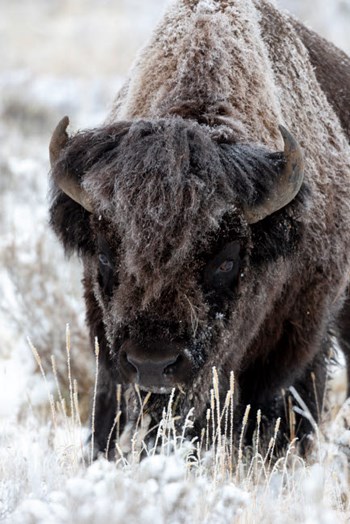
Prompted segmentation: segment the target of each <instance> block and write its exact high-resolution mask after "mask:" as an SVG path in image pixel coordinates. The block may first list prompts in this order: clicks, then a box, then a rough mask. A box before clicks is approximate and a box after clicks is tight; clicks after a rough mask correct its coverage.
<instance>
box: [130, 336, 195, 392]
mask: <svg viewBox="0 0 350 524" xmlns="http://www.w3.org/2000/svg"><path fill="white" fill-rule="evenodd" d="M120 367H121V371H122V374H123V375H124V377H125V378H126V379H127V381H128V382H133V383H137V384H139V385H140V386H141V387H143V388H145V389H151V390H152V389H153V390H157V389H159V388H171V387H174V386H176V385H177V384H181V383H184V382H185V380H186V377H187V375H188V372H189V369H190V363H189V361H188V359H187V358H186V357H185V355H184V354H183V353H182V352H181V350H180V349H179V347H178V345H177V344H159V343H154V344H153V345H152V346H151V347H150V345H149V344H148V345H147V346H144V345H140V344H138V343H133V342H131V341H128V342H127V343H124V344H123V346H122V348H121V352H120Z"/></svg>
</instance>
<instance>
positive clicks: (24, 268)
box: [0, 0, 350, 524]
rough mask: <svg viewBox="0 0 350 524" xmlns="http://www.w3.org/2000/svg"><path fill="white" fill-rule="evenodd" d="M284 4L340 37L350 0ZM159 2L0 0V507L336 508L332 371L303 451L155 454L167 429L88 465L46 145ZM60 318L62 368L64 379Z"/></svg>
mask: <svg viewBox="0 0 350 524" xmlns="http://www.w3.org/2000/svg"><path fill="white" fill-rule="evenodd" d="M282 4H283V6H284V7H289V8H290V9H291V10H293V9H294V11H295V12H296V13H297V14H299V15H300V16H301V17H303V19H305V20H307V22H308V23H309V25H312V26H313V27H314V28H315V29H317V30H319V31H320V32H322V33H323V34H324V35H325V36H328V37H329V38H331V39H333V40H334V41H335V42H336V43H337V44H338V45H339V46H341V47H342V48H344V49H345V50H348V51H350V36H349V34H348V30H347V28H348V27H349V25H348V24H349V23H350V1H349V0H333V1H332V2H329V1H326V0H318V1H316V0H310V1H306V0H303V1H301V0H300V1H296V0H295V1H292V0H289V1H287V0H283V2H282V0H281V5H282ZM164 5H165V0H148V1H147V3H146V2H142V1H141V0H64V1H62V0H32V2H23V1H22V0H11V2H8V1H6V0H0V12H1V16H0V64H1V65H0V519H4V520H5V521H6V522H11V523H12V522H18V523H36V522H42V523H52V524H56V523H69V522H73V521H74V522H77V523H90V522H91V523H100V522H104V521H105V520H107V519H108V520H109V521H110V522H111V523H112V522H113V523H114V522H115V523H119V522H120V523H124V522H126V521H128V522H131V523H133V522H135V523H136V522H137V523H141V522H142V523H148V522H152V524H156V523H163V522H164V523H180V522H181V523H182V522H191V523H192V522H206V523H208V524H212V523H213V524H215V523H226V522H233V521H234V522H242V523H245V522H249V523H250V522H259V523H260V522H266V523H270V522H271V523H275V522H276V523H280V522H286V523H289V522H290V523H294V522H308V523H315V524H316V523H325V524H328V523H334V522H345V521H346V519H349V516H350V515H349V510H348V504H349V501H348V497H349V495H348V494H349V484H348V466H347V454H348V449H349V445H350V431H349V426H350V405H349V404H347V403H345V404H344V405H343V406H341V402H342V400H343V396H342V395H343V389H344V386H343V383H342V380H341V377H342V375H341V374H340V375H339V377H338V378H337V380H336V382H335V386H334V388H333V393H332V395H333V397H332V404H333V406H335V407H334V410H333V419H334V421H333V422H332V423H328V424H325V425H324V427H322V428H321V429H320V432H319V435H318V445H317V446H316V449H315V452H314V455H313V457H312V458H311V460H310V462H309V463H308V464H305V463H303V461H301V460H300V459H299V458H298V457H295V456H294V455H293V452H292V450H291V453H290V456H289V457H287V458H286V459H285V460H284V459H282V460H281V461H280V462H279V463H278V464H277V465H275V466H273V465H270V464H269V460H268V458H267V459H266V460H264V457H261V456H260V454H259V449H256V450H255V452H254V454H253V458H250V459H242V464H241V468H240V469H239V470H237V471H234V472H233V473H232V472H231V473H230V468H227V467H226V466H225V461H226V460H227V457H225V454H224V452H223V450H222V449H221V448H219V449H217V450H216V452H215V450H214V451H211V452H210V451H205V450H202V452H201V455H200V460H199V459H198V458H195V456H194V454H193V453H192V451H193V450H192V448H191V446H190V445H189V444H188V443H187V444H186V443H184V442H183V440H182V437H181V435H180V436H179V439H178V441H176V448H177V451H176V453H174V454H171V455H169V456H168V451H167V450H168V447H167V445H166V444H167V439H168V434H167V431H166V429H164V431H163V434H161V435H160V437H161V440H162V442H163V451H162V453H161V454H160V455H156V454H154V453H153V452H150V455H149V457H148V458H146V459H145V460H143V461H142V462H141V463H139V451H138V449H137V446H136V445H135V448H134V450H133V451H132V452H131V453H129V454H128V455H127V456H125V457H123V459H122V460H119V461H118V463H117V464H114V463H108V462H106V461H105V460H103V459H101V460H99V461H96V462H95V463H93V464H92V465H90V461H89V451H88V450H85V451H84V453H83V452H82V447H83V442H85V439H86V432H87V430H86V421H87V418H88V416H89V412H90V405H89V394H88V393H89V392H90V389H91V387H92V385H93V380H94V378H93V377H94V371H93V370H94V359H93V357H92V355H91V351H90V350H89V348H88V344H87V339H86V330H85V328H84V310H83V303H82V300H81V285H80V266H79V262H78V261H77V260H73V259H72V260H70V261H67V260H65V258H64V256H63V254H62V252H61V249H60V247H59V246H58V244H57V242H56V240H55V239H54V238H53V235H52V234H51V232H50V230H49V228H48V225H47V189H48V188H47V172H48V170H49V165H48V154H47V146H48V142H49V138H50V133H51V131H52V128H53V127H54V126H55V124H56V122H57V121H58V119H59V118H60V117H61V116H62V115H64V114H69V115H70V118H71V123H72V127H73V129H74V128H84V127H88V126H93V125H98V123H99V122H101V120H103V118H104V117H105V116H106V113H107V111H108V108H109V106H110V104H111V102H112V100H113V97H114V94H115V92H116V90H117V89H118V87H119V86H120V85H121V82H122V80H123V78H124V77H125V74H126V72H127V69H128V67H129V66H130V63H131V61H132V59H133V58H134V56H135V53H136V51H137V49H138V48H139V47H140V46H141V45H142V44H143V43H144V41H145V39H146V38H147V36H148V35H149V33H150V31H151V28H152V26H153V25H154V23H155V22H156V20H157V18H159V16H160V14H161V11H162V10H163V7H164ZM67 323H69V324H70V336H71V349H70V353H69V355H70V366H71V375H72V377H73V379H74V380H75V381H76V382H75V383H74V384H73V383H71V384H69V380H68V375H69V373H68V370H67V353H66V350H65V347H66V324H67ZM28 337H29V339H30V341H31V344H33V345H34V346H35V348H36V349H37V351H38V353H39V355H40V361H39V359H38V357H37V358H35V356H34V355H33V351H32V350H31V348H30V343H29V342H28V340H27V338H28ZM34 353H35V352H34ZM52 356H53V357H54V363H53V362H52ZM39 363H40V366H42V369H43V371H44V374H45V379H44V378H43V376H42V374H41V372H40V369H39V367H40V366H39V365H38V364H39ZM57 383H58V384H59V388H60V391H61V397H62V399H61V400H60V397H59V395H58V390H57ZM75 384H76V386H75ZM70 389H71V390H72V391H71V392H72V394H70ZM52 398H54V400H53V401H52V402H51V405H50V402H49V400H50V399H52ZM77 398H79V400H77ZM57 400H58V404H56V401H57ZM78 402H79V417H78V411H77V409H76V404H77V403H78ZM71 404H73V416H68V414H70V413H71ZM336 406H339V408H340V411H338V409H339V408H337V407H336ZM168 423H169V420H168ZM83 456H84V458H83ZM237 472H238V473H239V474H238V473H237Z"/></svg>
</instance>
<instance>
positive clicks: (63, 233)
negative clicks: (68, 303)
mask: <svg viewBox="0 0 350 524" xmlns="http://www.w3.org/2000/svg"><path fill="white" fill-rule="evenodd" d="M67 123H68V122H67V120H63V121H62V122H61V123H60V124H59V126H58V128H57V130H56V132H55V134H54V136H53V139H52V142H51V148H50V153H51V162H52V180H53V200H52V205H51V223H52V225H53V227H54V229H55V231H56V233H57V234H58V236H59V237H60V239H61V240H62V242H63V244H64V245H65V247H66V249H67V250H72V249H74V250H78V251H79V252H80V253H81V254H82V258H83V261H84V267H85V278H84V282H85V296H86V301H87V309H88V315H87V318H88V323H89V325H90V330H91V334H92V336H93V337H95V336H98V337H99V339H100V344H101V343H102V345H103V346H105V348H106V352H107V351H108V352H109V359H110V360H108V359H107V360H108V362H109V363H108V366H109V367H110V368H111V369H112V373H113V376H114V379H115V381H116V382H120V383H138V384H139V385H140V387H141V388H143V389H145V390H148V391H153V392H157V393H164V392H169V391H170V390H171V389H172V388H173V387H174V386H178V387H179V388H180V389H186V388H188V387H189V384H191V387H192V388H193V384H196V381H197V379H198V376H200V374H201V370H202V369H204V368H205V367H206V366H208V365H211V364H212V363H213V362H214V363H215V364H216V365H217V366H218V365H220V366H222V367H225V366H226V368H228V369H229V368H231V369H236V368H237V367H238V366H239V364H240V361H241V359H242V356H243V353H244V351H245V349H244V348H246V347H247V340H244V341H243V340H242V334H243V333H245V338H246V339H248V338H249V337H248V335H249V336H250V337H252V336H253V334H254V329H253V326H252V328H251V329H250V328H248V329H247V326H246V325H245V326H244V325H243V324H244V322H243V321H244V315H246V313H245V311H246V310H249V308H250V307H251V305H250V302H252V303H253V302H254V296H255V295H256V293H257V289H258V288H259V285H258V281H257V280H256V271H258V270H259V269H258V261H259V260H260V259H261V258H262V257H261V252H259V247H258V246H259V235H262V236H263V242H262V243H263V245H264V246H266V245H273V246H275V251H276V256H278V255H279V254H281V253H280V252H278V250H279V249H280V247H281V246H284V248H285V246H286V245H289V244H290V242H289V240H288V239H286V238H284V237H283V239H282V238H281V240H282V242H281V246H279V244H278V242H276V238H275V237H276V231H278V232H279V233H278V234H280V235H281V230H282V231H283V233H282V236H283V235H284V236H285V235H291V233H290V232H291V231H292V230H293V228H291V227H289V228H287V227H282V228H281V227H280V225H281V220H280V217H281V216H282V215H280V216H279V218H278V220H277V222H276V220H274V218H271V215H272V214H273V213H274V212H275V211H276V210H279V209H281V208H283V207H284V206H285V205H286V204H288V203H289V202H290V201H291V200H292V199H293V198H294V197H295V195H296V194H297V193H298V191H299V188H300V185H301V182H302V159H301V153H300V150H299V148H298V146H297V144H296V142H295V141H293V139H292V137H290V135H288V133H287V132H286V131H285V130H284V129H283V128H282V133H283V134H284V135H283V136H284V137H285V140H286V147H285V151H284V153H270V152H268V151H266V149H264V148H263V147H257V146H251V145H247V144H240V143H239V142H238V141H236V140H234V139H232V141H231V142H230V143H228V142H227V140H226V141H223V142H222V143H220V142H219V141H217V140H213V139H212V138H211V135H210V132H209V131H208V129H207V127H206V126H200V125H199V124H198V123H196V122H188V121H185V120H183V119H181V118H176V117H175V118H170V119H164V120H157V121H152V122H148V121H136V122H131V123H130V122H129V123H128V122H120V123H118V124H115V125H113V126H110V127H108V128H102V129H101V130H95V131H92V132H85V133H80V134H77V135H76V136H75V137H72V138H70V139H68V137H67V135H66V134H65V127H66V126H67ZM286 137H287V138H286ZM277 215H278V214H277ZM283 216H285V217H286V216H287V215H283ZM285 219H286V218H285ZM269 221H270V222H269ZM262 223H264V224H265V227H262V228H261V224H262ZM270 233H271V235H272V236H273V235H275V237H274V241H273V242H272V241H271V242H270V244H269V242H268V237H269V235H270ZM254 235H256V238H254ZM271 235H270V236H271ZM270 240H271V238H270ZM259 257H260V259H259ZM254 261H256V263H255V262H254ZM252 271H253V273H251V272H252ZM254 272H255V273H254ZM251 274H253V275H255V276H254V279H252V278H250V275H251ZM266 281H267V280H266V278H265V283H266ZM248 282H249V285H248V284H247V283H248ZM260 295H261V296H263V294H261V293H260ZM247 301H250V302H247ZM254 320H255V319H254V318H253V319H252V321H251V323H252V322H253V323H254ZM247 333H248V335H247ZM247 337H248V338H247ZM222 348H225V352H223V351H222ZM220 355H224V357H222V356H220ZM221 358H223V361H222V362H219V361H218V359H221Z"/></svg>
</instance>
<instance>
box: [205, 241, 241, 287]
mask: <svg viewBox="0 0 350 524" xmlns="http://www.w3.org/2000/svg"><path fill="white" fill-rule="evenodd" d="M240 254H241V246H240V243H239V242H238V241H234V242H228V243H227V244H225V245H224V247H223V248H222V249H221V251H219V252H218V253H217V254H216V255H215V256H214V257H213V258H212V259H211V260H210V261H209V262H208V263H207V265H206V266H205V268H204V272H203V284H204V289H205V291H206V292H207V293H208V294H209V295H212V294H213V292H214V294H215V295H217V294H219V295H226V294H228V295H231V294H232V292H234V291H235V290H236V289H237V285H238V281H239V272H240V269H241V256H240Z"/></svg>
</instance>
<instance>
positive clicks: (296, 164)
mask: <svg viewBox="0 0 350 524" xmlns="http://www.w3.org/2000/svg"><path fill="white" fill-rule="evenodd" d="M279 130H280V132H281V135H282V137H283V140H284V152H283V155H284V160H285V165H284V167H283V169H282V171H281V172H280V173H279V176H278V180H277V182H276V184H275V186H274V188H273V193H271V194H270V195H269V196H268V197H267V198H266V199H265V200H264V202H262V203H261V204H260V205H258V206H256V207H253V208H249V209H248V208H246V209H245V210H244V216H245V218H246V220H247V222H248V224H255V223H256V222H259V221H260V220H263V219H264V218H266V217H267V216H269V215H272V213H275V211H278V210H279V209H282V208H283V207H285V206H286V205H287V204H289V202H291V201H292V200H293V198H295V197H296V195H297V194H298V192H299V189H300V187H301V185H302V183H303V180H304V157H303V153H302V150H301V147H300V145H299V144H298V142H297V141H296V140H295V138H294V137H293V136H292V135H291V134H290V133H289V131H288V130H287V129H286V128H285V127H283V126H279Z"/></svg>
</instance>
